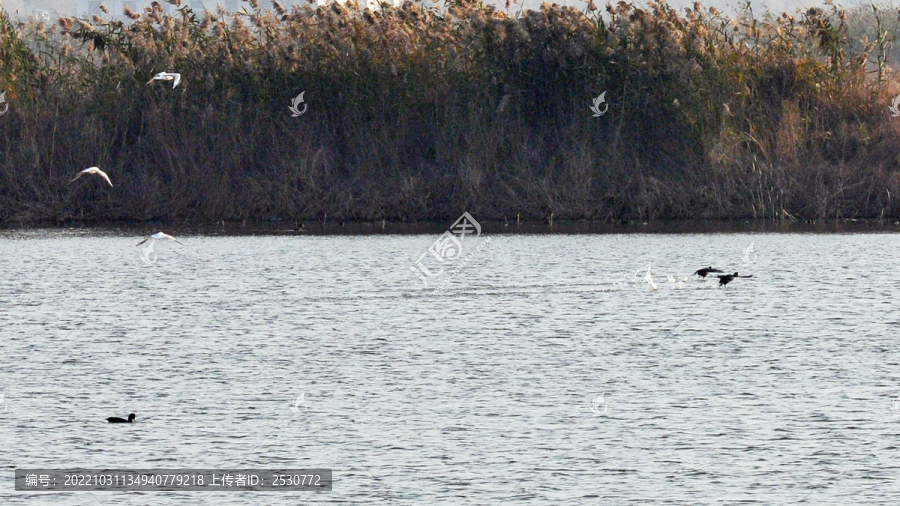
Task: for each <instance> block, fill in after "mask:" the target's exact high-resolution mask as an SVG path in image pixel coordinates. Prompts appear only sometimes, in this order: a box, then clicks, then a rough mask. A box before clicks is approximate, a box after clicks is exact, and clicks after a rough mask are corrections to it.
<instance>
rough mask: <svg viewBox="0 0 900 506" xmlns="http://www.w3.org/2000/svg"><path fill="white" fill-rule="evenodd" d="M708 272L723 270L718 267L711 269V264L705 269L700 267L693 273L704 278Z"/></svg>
mask: <svg viewBox="0 0 900 506" xmlns="http://www.w3.org/2000/svg"><path fill="white" fill-rule="evenodd" d="M710 272H725V271H720V270H719V269H713V268H712V266H709V267H707V268H705V269H700V270H699V271H697V272H695V273H694V274H696V275H698V276H700V277H701V278H705V277H706V275H707V274H709V273H710Z"/></svg>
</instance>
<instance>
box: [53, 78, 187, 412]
mask: <svg viewBox="0 0 900 506" xmlns="http://www.w3.org/2000/svg"><path fill="white" fill-rule="evenodd" d="M153 81H173V84H172V89H175V87H176V86H178V83H180V82H181V74H177V73H174V72H160V73H159V74H156V75H155V76H153V79H151V80H149V81H147V84H150V83H152V82H153ZM87 175H95V176H99V177H101V178H103V180H104V181H106V182H107V183H109V186H110V187H112V186H113V184H112V181H111V180H110V179H109V175H107V174H106V172H103V171H102V170H100V167H88V168H86V169H84V170H83V171H81V172H79V173H78V174H77V175H76V176H75V178H74V179H72V181H69V182H70V183H72V182H75V181H77V180H78V178H80V177H81V176H87ZM164 239H167V240H170V241H175V242H177V243H178V244H181V245H182V246H184V243H182V242H180V241H178V240H177V239H175V238H174V237H172V236H171V235H169V234H166V233H164V232H157V233H155V234H153V235H151V236H150V237H148V238H146V239H144V240H143V241H141V242H139V243H137V244H136V246H140V245H141V244H144V243H145V242H147V241H154V242H155V241H161V240H164ZM131 416H132V417H133V416H134V415H133V414H132V415H131ZM119 420H121V418H119ZM131 420H132V418H131V417H129V421H131ZM123 421H124V420H123ZM110 422H112V419H110ZM112 423H115V422H112Z"/></svg>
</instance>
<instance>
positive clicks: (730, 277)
mask: <svg viewBox="0 0 900 506" xmlns="http://www.w3.org/2000/svg"><path fill="white" fill-rule="evenodd" d="M716 277H717V278H719V286H725V285H727V284H728V283H731V282H732V281H734V278H752V277H753V274H751V275H749V276H739V275H738V273H736V272H735V273H734V274H726V275H724V276H716Z"/></svg>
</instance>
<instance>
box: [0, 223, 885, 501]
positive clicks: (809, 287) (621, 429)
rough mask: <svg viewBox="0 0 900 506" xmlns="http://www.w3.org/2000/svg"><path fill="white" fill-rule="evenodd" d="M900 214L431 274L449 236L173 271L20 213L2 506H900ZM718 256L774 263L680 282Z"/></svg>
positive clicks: (233, 248) (179, 262)
mask: <svg viewBox="0 0 900 506" xmlns="http://www.w3.org/2000/svg"><path fill="white" fill-rule="evenodd" d="M495 225H497V224H495ZM495 225H492V226H495ZM310 226H311V225H310ZM649 226H650V225H648V227H649ZM847 226H848V227H849V226H852V225H847ZM376 228H377V227H376ZM504 228H507V227H504ZM894 228H896V227H894V226H892V225H885V226H884V227H883V228H879V227H877V226H874V225H871V224H866V225H865V226H863V225H860V229H859V230H858V231H868V232H870V233H860V234H835V233H829V234H818V233H810V232H814V231H815V230H809V231H796V233H769V232H759V233H750V232H752V230H746V231H742V232H739V233H732V232H727V231H726V232H722V231H720V233H704V234H690V233H688V234H659V233H646V234H644V233H628V234H619V233H611V232H614V230H611V231H610V232H609V233H604V234H594V235H566V234H559V235H512V234H498V233H495V232H496V231H494V232H492V231H491V227H488V226H485V232H484V234H483V235H482V237H480V238H478V239H471V238H470V239H468V240H470V241H473V242H470V243H469V245H468V246H465V247H464V252H465V253H466V255H467V258H468V260H467V261H466V263H465V265H464V268H462V269H460V270H459V271H458V272H457V273H456V274H454V275H453V277H452V279H450V280H447V279H444V280H443V283H444V285H443V287H442V288H441V289H437V288H436V287H437V286H438V284H437V283H435V282H432V283H430V284H429V285H428V286H427V287H424V286H423V283H422V282H421V281H419V280H418V279H417V278H416V276H415V275H413V273H412V272H411V271H410V269H409V266H410V263H411V260H412V259H415V258H418V256H419V255H420V254H422V253H423V252H424V251H425V250H426V249H427V248H428V247H429V246H430V245H431V244H432V243H433V242H434V241H435V239H437V238H438V237H439V236H440V233H441V230H438V231H437V232H435V233H428V234H423V235H362V236H360V235H353V236H344V235H315V234H314V233H312V234H304V233H283V234H282V235H250V236H248V235H243V236H233V235H222V236H216V235H190V233H189V231H187V230H186V231H183V233H181V232H179V233H177V234H176V232H175V231H171V230H170V232H171V233H173V234H175V235H176V236H178V238H179V240H181V241H182V242H184V246H181V245H178V244H175V243H171V242H161V243H157V244H156V246H155V251H154V253H155V254H156V255H157V256H156V257H155V261H154V262H150V263H147V262H144V261H143V260H142V259H141V254H142V251H143V249H142V248H143V247H135V244H136V243H137V242H138V241H139V240H140V238H141V237H140V236H141V234H143V233H144V231H141V232H134V231H132V232H125V233H124V235H123V231H121V230H120V231H114V232H111V231H104V230H96V229H93V230H84V229H76V230H69V229H64V230H37V231H17V230H7V231H5V232H2V233H0V265H2V272H3V276H2V284H0V328H2V336H3V337H2V341H0V342H2V345H3V347H2V352H0V357H2V358H0V360H2V362H0V364H2V367H0V385H2V386H0V389H2V390H3V392H4V399H3V401H4V404H3V405H0V448H2V451H0V468H2V469H3V472H2V473H0V503H2V504H51V505H87V504H110V505H112V504H115V505H132V504H133V505H143V504H153V505H176V504H178V505H180V504H192V505H194V504H210V505H219V504H227V505H230V504H235V505H237V504H261V505H262V504H265V505H270V504H273V505H281V504H283V505H295V504H307V503H333V504H416V505H419V504H446V505H459V504H500V503H504V502H506V503H510V504H542V505H556V504H572V505H580V504H601V503H602V504H650V503H653V504H686V505H687V504H691V505H693V504H738V503H740V504H792V503H800V502H801V501H804V500H805V501H806V503H808V504H885V505H886V504H894V503H896V500H897V498H898V497H900V480H898V479H897V478H898V472H900V464H898V462H900V449H898V439H900V403H897V404H895V403H894V400H895V399H897V398H898V397H900V384H898V381H897V380H898V378H900V348H898V346H897V336H898V330H900V311H898V305H897V296H898V293H897V292H898V288H897V287H898V281H900V271H898V264H900V235H898V234H896V233H892V232H891V230H893V229H894ZM648 232H657V231H656V230H648ZM486 238H487V239H490V240H489V241H486ZM475 241H481V242H478V243H477V244H479V245H480V248H478V249H476V248H473V247H472V246H474V244H476V242H475ZM751 243H752V244H753V250H752V251H748V246H750V244H751ZM706 265H714V266H717V267H721V268H723V269H725V270H728V271H735V270H737V271H740V272H741V273H742V274H743V273H746V274H753V278H751V279H738V280H736V281H734V282H733V283H731V284H730V285H729V286H728V287H727V288H726V289H717V288H716V287H715V286H716V282H715V281H713V280H707V281H699V280H698V279H696V277H694V278H691V279H689V280H687V281H682V278H684V277H685V276H689V275H690V273H692V272H694V271H695V270H696V269H698V268H700V267H703V266H706ZM648 266H650V272H651V277H652V280H653V282H654V284H655V285H656V286H657V289H655V290H654V289H653V287H651V284H650V283H649V282H648V281H647V280H646V275H647V269H648ZM670 275H671V276H673V278H674V279H673V281H674V282H670V281H669V280H668V276H670ZM433 281H434V280H433ZM304 392H305V395H304V398H303V399H304V402H303V407H304V408H305V409H303V410H297V412H295V411H292V409H291V408H292V406H294V405H295V402H296V399H297V397H298V396H299V395H301V394H304ZM601 394H602V398H599V399H598V396H600V395H601ZM601 401H602V402H601ZM130 412H134V413H136V414H137V419H138V423H136V424H134V425H109V424H107V423H106V422H105V419H106V417H108V416H126V415H127V414H128V413H130ZM16 467H19V468H28V467H30V468H37V467H94V468H176V467H179V468H186V467H191V468H228V467H245V468H247V467H263V468H265V467H320V468H321V467H324V468H331V469H333V470H334V476H335V483H334V490H333V491H331V492H325V493H265V494H259V493H258V494H252V493H216V494H213V495H207V494H206V493H201V492H192V493H158V492H144V493H140V492H129V493H127V494H123V493H110V492H94V493H93V494H89V493H66V494H29V493H23V492H15V491H14V490H13V479H12V475H13V469H14V468H16Z"/></svg>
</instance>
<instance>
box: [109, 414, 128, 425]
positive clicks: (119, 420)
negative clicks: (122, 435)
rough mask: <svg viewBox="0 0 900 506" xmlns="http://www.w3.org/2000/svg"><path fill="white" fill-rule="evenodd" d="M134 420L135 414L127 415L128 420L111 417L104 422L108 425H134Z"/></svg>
mask: <svg viewBox="0 0 900 506" xmlns="http://www.w3.org/2000/svg"><path fill="white" fill-rule="evenodd" d="M134 419H135V414H134V413H132V414H130V415H128V420H126V419H124V418H119V417H118V416H111V417H109V418H107V419H106V421H107V422H109V423H134Z"/></svg>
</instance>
